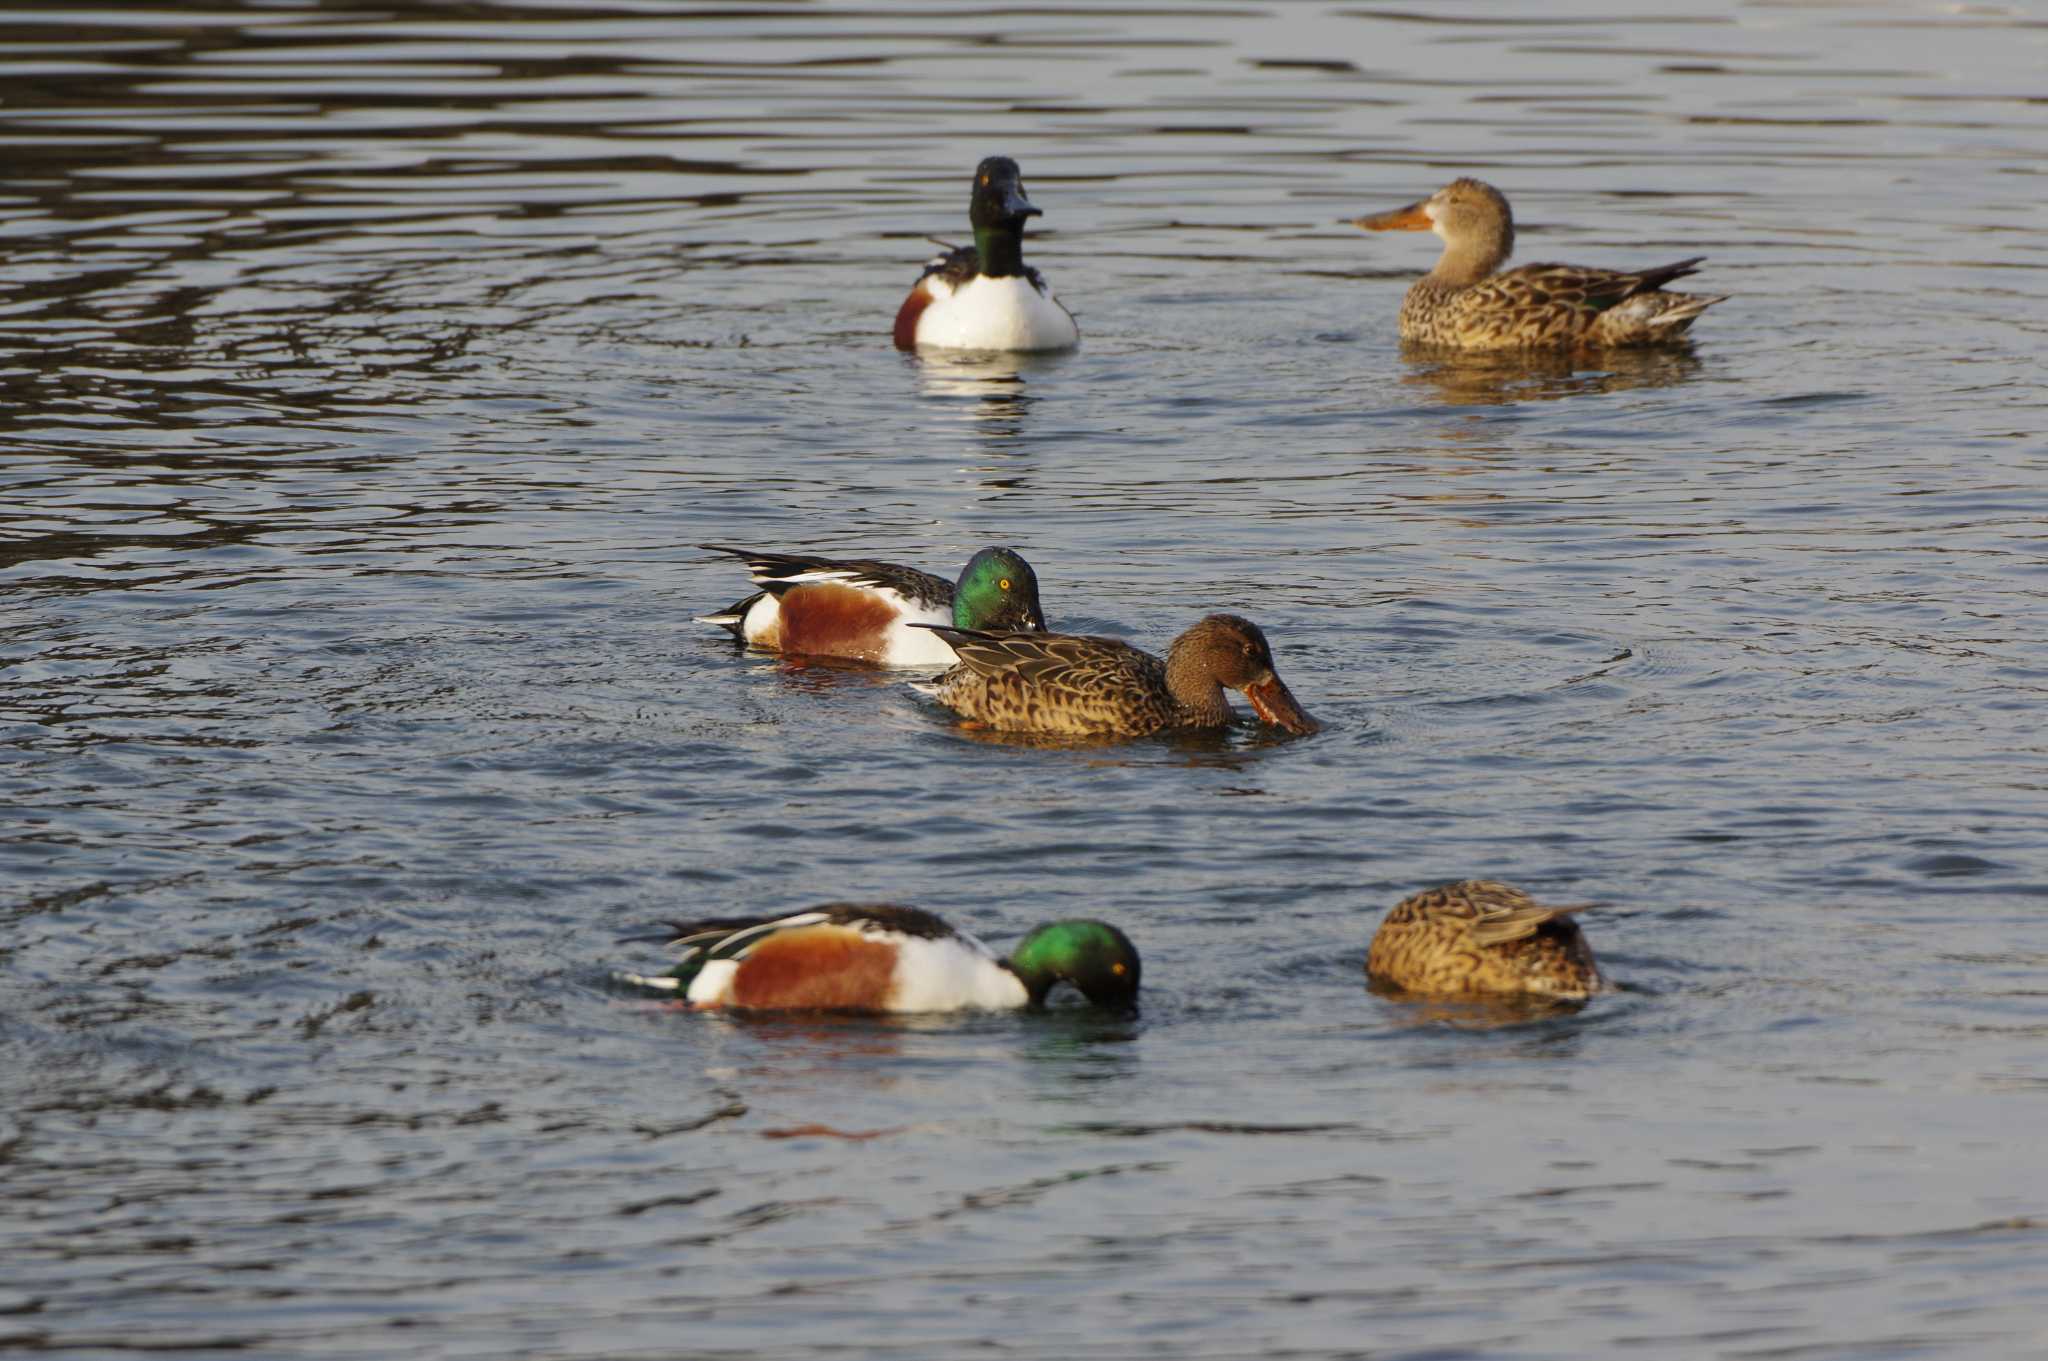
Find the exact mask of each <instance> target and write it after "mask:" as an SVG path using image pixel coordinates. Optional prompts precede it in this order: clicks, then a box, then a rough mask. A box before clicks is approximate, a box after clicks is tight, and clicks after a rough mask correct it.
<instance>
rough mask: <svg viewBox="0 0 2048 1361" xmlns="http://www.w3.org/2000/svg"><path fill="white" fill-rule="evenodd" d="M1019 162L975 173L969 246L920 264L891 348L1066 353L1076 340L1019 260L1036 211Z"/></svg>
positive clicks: (1070, 318) (1067, 320) (989, 163)
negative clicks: (921, 270)
mask: <svg viewBox="0 0 2048 1361" xmlns="http://www.w3.org/2000/svg"><path fill="white" fill-rule="evenodd" d="M1020 174H1021V172H1020V171H1019V170H1018V169H1017V163H1016V162H1015V161H1013V160H1011V159H1010V158H1009V157H1008V156H991V157H989V158H988V159H987V160H985V161H983V162H982V163H981V165H980V166H979V167H977V168H976V170H975V172H974V198H973V201H972V202H971V204H970V205H969V207H968V211H967V216H968V220H969V221H971V222H972V223H973V224H974V244H973V245H971V246H961V247H958V248H957V249H954V250H951V251H948V252H947V253H946V254H944V255H941V256H939V257H938V258H937V259H935V260H933V261H932V262H931V263H929V264H927V265H926V266H925V267H924V273H923V274H921V275H920V276H918V280H917V283H916V285H915V286H913V287H912V288H911V290H910V296H909V297H907V298H905V299H904V300H903V306H902V307H900V308H898V309H897V312H896V348H897V349H899V350H914V349H919V348H924V347H929V348H932V349H940V350H1071V349H1073V348H1074V346H1076V345H1078V344H1080V343H1081V331H1080V328H1079V327H1077V326H1075V325H1074V315H1073V313H1071V312H1069V311H1067V309H1066V308H1064V307H1062V306H1060V302H1059V299H1058V298H1055V297H1054V296H1053V295H1052V291H1051V290H1050V289H1048V288H1047V287H1046V286H1045V280H1044V279H1043V278H1041V277H1040V276H1039V273H1038V271H1037V270H1035V269H1033V268H1032V267H1031V266H1029V265H1027V264H1025V263H1024V219H1025V218H1027V217H1037V216H1039V215H1040V213H1039V210H1038V209H1037V208H1036V207H1034V206H1032V203H1031V200H1030V199H1028V198H1025V197H1024V182H1023V181H1022V180H1021V179H1020V178H1019V175H1020Z"/></svg>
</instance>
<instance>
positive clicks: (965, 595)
mask: <svg viewBox="0 0 2048 1361" xmlns="http://www.w3.org/2000/svg"><path fill="white" fill-rule="evenodd" d="M953 627H954V628H961V629H990V630H992V631H994V632H997V633H1004V632H1023V631H1030V632H1043V631H1044V629H1045V611H1044V609H1042V608H1041V607H1040V606H1039V603H1038V574H1037V573H1036V572H1034V571H1032V570H1031V564H1030V563H1028V562H1026V561H1024V559H1023V558H1021V557H1019V556H1018V555H1017V550H1015V549H1014V548H984V549H982V550H981V551H980V552H979V553H976V554H975V555H974V556H973V557H971V558H969V559H968V560H967V567H966V570H964V571H962V572H961V573H960V580H959V582H958V583H957V584H956V585H955V586H954V587H953Z"/></svg>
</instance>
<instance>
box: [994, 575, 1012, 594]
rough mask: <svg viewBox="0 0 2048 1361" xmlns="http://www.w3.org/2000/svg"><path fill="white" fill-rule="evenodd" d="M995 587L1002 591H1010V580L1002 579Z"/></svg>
mask: <svg viewBox="0 0 2048 1361" xmlns="http://www.w3.org/2000/svg"><path fill="white" fill-rule="evenodd" d="M996 585H997V586H998V587H999V588H1001V589H1002V590H1005V591H1007V590H1009V589H1010V579H1009V578H1008V577H1004V578H1003V579H1002V580H1001V581H998V582H997V583H996Z"/></svg>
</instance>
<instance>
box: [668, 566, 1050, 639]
mask: <svg viewBox="0 0 2048 1361" xmlns="http://www.w3.org/2000/svg"><path fill="white" fill-rule="evenodd" d="M698 547H699V548H708V549H710V550H711V551H712V552H714V553H729V554H731V555H732V556H733V557H736V558H740V559H743V560H744V561H745V562H746V564H747V570H748V571H749V572H750V573H752V575H753V578H754V584H755V585H757V586H759V587H761V589H760V590H758V591H756V592H755V593H754V594H752V595H750V596H748V597H747V598H746V599H745V600H741V601H739V602H737V603H735V604H733V605H732V606H731V607H729V608H727V609H724V610H721V611H720V612H719V613H717V614H705V615H699V616H698V621H699V622H700V623H705V624H717V625H718V626H719V627H721V628H724V629H727V630H730V631H731V633H732V635H733V636H734V637H735V638H738V639H739V640H740V641H741V642H743V643H745V644H747V646H749V647H757V648H761V649H764V650H766V651H769V652H784V653H791V654H795V655H799V656H810V657H850V658H853V659H855V660H857V661H864V662H877V663H879V664H881V665H883V666H951V665H952V664H953V663H954V662H955V661H956V660H957V658H956V657H955V656H954V654H953V649H952V648H950V647H948V646H946V644H945V642H944V640H942V639H941V638H939V637H938V635H936V634H934V633H933V632H932V631H931V630H930V629H924V628H912V627H910V625H912V624H953V625H957V626H959V627H962V628H992V629H1018V630H1031V629H1043V628H1044V627H1045V611H1044V610H1043V609H1042V608H1041V607H1040V605H1039V603H1038V575H1037V574H1036V573H1035V572H1033V571H1032V570H1031V564H1030V563H1028V562H1026V561H1024V559H1023V558H1022V557H1021V556H1020V555H1019V554H1018V553H1017V551H1016V550H1015V549H1012V548H984V549H982V550H981V551H980V552H979V553H976V554H975V555H974V556H973V557H971V558H969V559H968V560H967V566H966V567H965V568H963V569H961V572H960V580H959V582H958V583H957V584H956V583H953V582H949V581H946V580H945V579H944V578H942V577H935V576H933V575H932V574H931V573H929V572H920V571H918V570H917V569H916V568H914V567H899V566H897V565H896V564H895V563H892V562H872V561H869V560H868V559H865V558H859V559H848V560H843V561H842V560H838V559H833V558H814V557H810V556H807V555H805V554H799V553H764V552H761V551H759V550H758V549H752V548H726V547H724V546H722V545H720V544H715V543H706V544H699V545H698Z"/></svg>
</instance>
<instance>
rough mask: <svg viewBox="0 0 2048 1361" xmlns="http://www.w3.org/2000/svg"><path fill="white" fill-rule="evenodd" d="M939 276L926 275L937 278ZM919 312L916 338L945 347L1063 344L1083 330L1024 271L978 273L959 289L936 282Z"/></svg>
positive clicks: (1015, 347)
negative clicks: (998, 275) (1005, 274)
mask: <svg viewBox="0 0 2048 1361" xmlns="http://www.w3.org/2000/svg"><path fill="white" fill-rule="evenodd" d="M938 282H939V281H938V279H937V277H936V276H934V277H933V278H930V279H927V280H926V281H925V283H926V285H927V286H931V285H934V284H937V283H938ZM932 293H933V295H934V300H933V301H932V302H930V303H928V304H926V306H925V309H924V311H923V312H922V313H920V314H919V315H918V318H917V343H918V345H920V346H931V347H932V348H934V349H942V350H1065V349H1070V348H1072V347H1073V346H1074V345H1076V344H1078V343H1079V342H1080V339H1081V333H1080V331H1079V329H1078V328H1076V327H1075V325H1074V319H1073V318H1072V317H1071V316H1069V315H1068V314H1067V309H1066V308H1064V307H1062V306H1060V305H1059V303H1057V302H1055V301H1054V300H1053V298H1052V297H1051V295H1050V294H1046V293H1040V292H1039V291H1038V290H1037V289H1036V288H1033V287H1032V286H1031V281H1030V280H1029V279H1027V278H1025V277H1024V276H1023V275H1021V274H1013V275H1010V276H1008V277H1006V278H1001V279H990V278H987V277H985V276H983V275H979V274H977V275H976V276H975V277H973V278H972V279H969V280H968V281H967V282H966V283H965V284H963V285H961V287H960V288H959V289H957V290H952V291H944V290H943V289H942V288H941V287H934V288H932Z"/></svg>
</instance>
